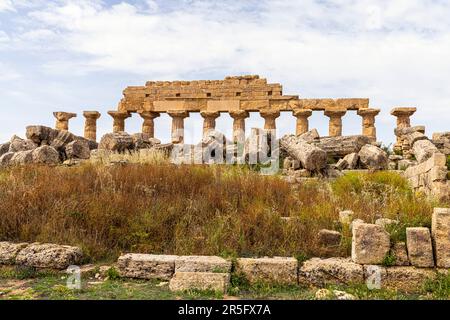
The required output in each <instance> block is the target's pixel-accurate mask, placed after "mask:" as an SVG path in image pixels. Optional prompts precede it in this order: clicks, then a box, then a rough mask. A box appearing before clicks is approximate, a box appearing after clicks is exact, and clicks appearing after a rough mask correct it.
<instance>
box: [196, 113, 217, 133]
mask: <svg viewBox="0 0 450 320" xmlns="http://www.w3.org/2000/svg"><path fill="white" fill-rule="evenodd" d="M200 115H201V116H202V117H203V119H204V120H203V136H205V135H206V134H207V133H208V132H209V131H210V130H215V129H216V119H217V118H218V117H219V116H220V113H219V112H212V111H202V112H200Z"/></svg>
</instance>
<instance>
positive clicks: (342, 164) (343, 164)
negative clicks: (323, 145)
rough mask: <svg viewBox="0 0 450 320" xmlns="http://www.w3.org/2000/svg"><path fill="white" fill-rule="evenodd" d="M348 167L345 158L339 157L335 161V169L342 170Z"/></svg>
mask: <svg viewBox="0 0 450 320" xmlns="http://www.w3.org/2000/svg"><path fill="white" fill-rule="evenodd" d="M347 168H348V162H347V160H345V159H339V161H338V162H337V163H336V169H338V170H344V169H347Z"/></svg>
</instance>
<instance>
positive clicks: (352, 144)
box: [314, 135, 371, 158]
mask: <svg viewBox="0 0 450 320" xmlns="http://www.w3.org/2000/svg"><path fill="white" fill-rule="evenodd" d="M370 141H371V140H370V138H369V137H366V136H363V135H358V136H338V137H325V138H321V139H320V142H318V143H314V144H315V145H316V146H317V147H319V148H320V149H322V150H324V151H325V152H326V153H327V155H328V156H329V157H334V158H342V157H345V156H346V155H348V154H351V153H358V152H359V151H360V150H361V148H362V147H363V146H364V145H366V144H370Z"/></svg>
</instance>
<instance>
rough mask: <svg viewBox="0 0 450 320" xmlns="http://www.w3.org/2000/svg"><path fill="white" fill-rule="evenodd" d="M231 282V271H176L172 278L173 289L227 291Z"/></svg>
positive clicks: (170, 284) (170, 285) (171, 286)
mask: <svg viewBox="0 0 450 320" xmlns="http://www.w3.org/2000/svg"><path fill="white" fill-rule="evenodd" d="M229 283H230V274H229V273H214V272H180V271H177V272H175V274H174V276H173V278H172V279H171V280H170V283H169V288H170V290H171V291H186V290H213V291H216V292H221V293H226V292H227V288H228V285H229Z"/></svg>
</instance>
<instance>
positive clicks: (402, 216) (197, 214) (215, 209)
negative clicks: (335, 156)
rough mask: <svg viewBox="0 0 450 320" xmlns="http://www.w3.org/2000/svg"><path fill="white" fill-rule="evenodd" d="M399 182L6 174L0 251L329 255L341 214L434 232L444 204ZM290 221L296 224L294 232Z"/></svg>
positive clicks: (178, 173) (157, 171)
mask: <svg viewBox="0 0 450 320" xmlns="http://www.w3.org/2000/svg"><path fill="white" fill-rule="evenodd" d="M391 175H392V174H391ZM393 177H394V178H393ZM396 177H397V176H378V177H376V176H373V175H371V176H370V177H369V176H360V177H356V178H355V177H350V178H348V177H346V178H343V179H340V180H338V181H336V182H335V183H333V184H332V185H330V184H329V183H326V182H319V181H317V182H314V181H312V182H308V183H303V184H301V185H298V186H296V187H292V186H291V185H289V184H287V183H286V182H285V181H284V180H282V179H280V177H277V176H272V177H271V176H261V175H259V174H257V173H255V172H252V171H250V170H248V169H244V168H240V167H232V166H211V167H208V166H195V165H190V166H174V165H169V164H158V165H154V164H129V165H125V166H112V167H111V166H104V165H98V164H85V165H82V166H79V167H72V168H66V167H55V168H49V167H40V166H36V167H33V166H28V167H17V168H11V169H4V170H0V241H2V240H10V241H42V242H54V243H64V244H71V245H79V246H81V247H82V248H83V249H84V251H85V253H86V254H87V255H88V257H91V258H92V259H94V260H98V259H111V260H112V259H115V258H116V257H117V255H118V254H120V253H121V252H130V251H134V252H151V253H167V254H169V253H170V254H205V255H233V256H235V255H239V256H248V255H258V256H264V255H268V256H272V255H283V256H304V255H321V254H323V252H322V251H321V250H320V248H319V247H318V245H317V244H316V238H315V236H316V234H317V232H318V230H319V229H321V228H330V229H340V226H339V224H337V223H336V220H337V219H338V212H339V210H341V209H352V210H354V211H355V212H356V214H357V216H358V217H359V218H362V219H364V220H365V221H368V222H373V221H374V220H375V219H376V218H377V217H380V216H387V217H391V218H398V219H399V220H400V221H401V224H402V226H405V225H410V224H415V225H428V224H429V223H430V216H431V212H432V207H433V205H435V203H433V202H431V201H429V200H427V199H425V198H422V197H417V196H415V195H413V194H412V193H411V191H410V190H409V189H408V188H407V187H406V186H405V184H404V181H403V179H400V178H396ZM358 179H359V180H360V181H359V182H355V181H357V180H358ZM371 179H372V180H371ZM348 180H350V181H348ZM355 186H356V187H355ZM352 188H353V189H354V190H353V189H352ZM281 216H290V217H294V218H295V219H292V220H291V221H290V222H286V221H283V220H282V219H281V218H280V217H281ZM343 232H344V236H345V237H344V241H343V245H342V248H341V249H340V252H341V253H342V254H346V253H348V250H349V247H348V239H349V231H348V230H343Z"/></svg>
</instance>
